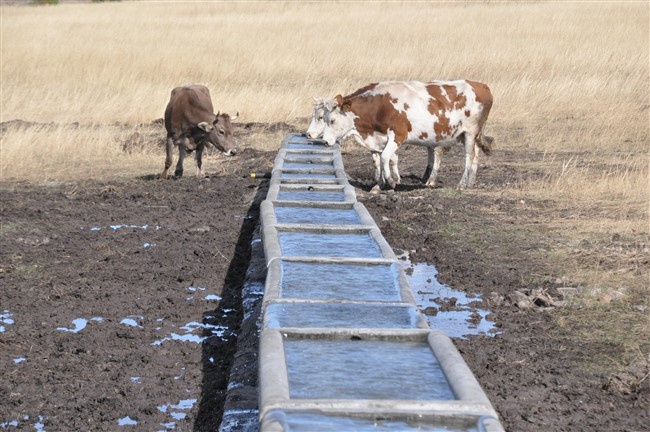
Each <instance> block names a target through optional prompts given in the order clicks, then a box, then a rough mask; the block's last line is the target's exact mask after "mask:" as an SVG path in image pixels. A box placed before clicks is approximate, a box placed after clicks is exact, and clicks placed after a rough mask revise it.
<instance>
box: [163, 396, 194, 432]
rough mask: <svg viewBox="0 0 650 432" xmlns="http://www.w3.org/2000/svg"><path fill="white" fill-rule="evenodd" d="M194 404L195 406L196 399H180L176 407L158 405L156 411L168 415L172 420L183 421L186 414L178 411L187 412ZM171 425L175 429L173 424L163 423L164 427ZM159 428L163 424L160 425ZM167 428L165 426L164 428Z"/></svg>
mask: <svg viewBox="0 0 650 432" xmlns="http://www.w3.org/2000/svg"><path fill="white" fill-rule="evenodd" d="M194 404H196V399H182V400H180V401H179V402H178V403H177V404H176V405H173V404H165V405H160V406H158V407H157V408H158V411H160V412H162V413H164V414H168V415H169V416H170V417H171V418H173V419H174V420H183V419H185V418H186V417H187V413H184V412H179V410H180V411H188V410H191V409H192V408H193V407H194ZM171 423H173V425H172V427H171V428H173V427H175V423H174V422H170V423H165V424H164V425H171ZM161 426H163V424H162V423H161ZM165 427H167V426H165Z"/></svg>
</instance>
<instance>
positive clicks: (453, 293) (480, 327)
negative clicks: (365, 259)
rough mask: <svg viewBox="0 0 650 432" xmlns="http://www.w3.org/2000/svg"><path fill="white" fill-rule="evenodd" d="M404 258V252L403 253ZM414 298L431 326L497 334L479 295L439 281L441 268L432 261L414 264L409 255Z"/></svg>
mask: <svg viewBox="0 0 650 432" xmlns="http://www.w3.org/2000/svg"><path fill="white" fill-rule="evenodd" d="M400 258H404V256H402V257H400ZM402 266H403V267H404V271H405V272H406V275H407V278H408V281H409V285H410V286H411V289H412V290H413V295H414V297H415V302H416V303H417V305H418V307H419V308H420V310H421V311H422V313H423V314H424V315H425V317H426V319H427V321H428V322H429V326H430V327H431V328H434V329H438V330H442V331H444V332H445V333H446V334H447V336H449V337H458V338H464V337H465V336H470V335H487V336H494V335H495V334H497V333H498V332H497V330H496V327H495V326H494V322H492V321H490V320H488V319H487V315H488V314H489V311H488V310H487V309H481V308H479V307H478V306H476V304H477V303H479V302H481V300H482V299H481V296H480V295H478V294H477V295H473V296H468V295H467V294H466V293H465V292H463V291H459V290H455V289H452V288H450V287H448V286H446V285H443V284H441V283H439V282H438V280H437V279H436V275H437V274H438V270H437V269H436V268H435V266H433V265H429V264H412V263H411V261H410V260H409V259H408V257H406V259H405V261H403V262H402Z"/></svg>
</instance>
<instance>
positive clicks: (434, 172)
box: [425, 147, 447, 187]
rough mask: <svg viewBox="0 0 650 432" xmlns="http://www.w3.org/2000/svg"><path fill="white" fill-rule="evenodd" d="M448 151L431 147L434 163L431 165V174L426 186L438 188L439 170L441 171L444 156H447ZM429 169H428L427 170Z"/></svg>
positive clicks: (430, 151) (430, 153)
mask: <svg viewBox="0 0 650 432" xmlns="http://www.w3.org/2000/svg"><path fill="white" fill-rule="evenodd" d="M446 151H447V149H446V148H445V147H433V148H431V147H430V150H429V156H431V155H432V154H433V163H432V165H431V172H429V178H428V179H427V180H426V183H425V184H426V186H428V187H436V180H437V178H438V170H439V169H440V163H441V162H442V155H443V154H445V152H446ZM428 169H429V168H428V167H427V170H428Z"/></svg>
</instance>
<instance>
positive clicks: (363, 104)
mask: <svg viewBox="0 0 650 432" xmlns="http://www.w3.org/2000/svg"><path fill="white" fill-rule="evenodd" d="M491 107H492V93H491V92H490V89H489V88H488V87H487V86H486V85H485V84H481V83H478V82H473V81H468V80H464V81H433V82H428V83H424V82H419V81H387V82H381V83H374V84H370V85H368V86H366V87H363V88H361V89H359V90H357V91H356V92H354V93H353V94H351V95H349V96H346V97H343V96H340V95H339V96H336V97H335V98H334V100H330V101H327V102H326V103H325V104H324V116H323V119H324V122H325V128H324V130H323V139H324V140H325V141H326V142H327V143H328V145H334V144H335V143H336V142H340V140H341V139H342V138H343V137H345V136H350V135H351V136H354V137H355V138H357V140H360V141H362V142H363V145H364V146H365V147H367V148H369V149H371V150H373V151H378V152H380V154H381V156H380V171H381V172H380V174H379V176H378V177H379V178H378V184H379V186H380V187H385V186H388V187H389V188H391V189H393V188H395V185H396V182H395V181H394V180H393V179H392V177H391V175H390V161H391V158H393V156H394V155H395V152H396V151H397V149H398V148H399V147H400V146H402V145H403V144H415V145H420V146H425V147H427V148H428V149H429V157H428V162H427V172H426V173H425V179H424V181H425V182H426V185H427V186H431V187H433V186H435V183H436V176H437V173H438V169H439V168H440V161H441V158H442V154H443V153H444V152H445V151H446V150H448V149H449V148H450V147H451V145H452V144H454V143H456V142H458V143H462V144H464V146H465V170H464V172H463V176H462V177H461V179H460V182H459V184H458V188H460V189H464V188H466V187H471V186H472V185H473V184H474V182H475V180H476V171H477V168H478V151H479V149H481V150H483V152H484V153H485V154H490V151H491V145H492V141H493V139H492V138H491V137H488V136H484V135H483V126H484V125H485V122H486V121H487V118H488V115H489V113H490V109H491Z"/></svg>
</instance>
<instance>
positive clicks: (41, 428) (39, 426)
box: [0, 415, 46, 432]
mask: <svg viewBox="0 0 650 432" xmlns="http://www.w3.org/2000/svg"><path fill="white" fill-rule="evenodd" d="M44 420H45V418H44V417H43V416H38V420H37V422H36V423H34V424H33V426H32V427H33V428H34V430H35V431H36V432H46V431H45V425H44V424H43V421H44ZM28 421H29V416H27V415H26V416H25V417H23V419H22V420H10V421H8V422H3V423H0V429H8V428H11V430H14V428H17V427H19V426H20V427H21V428H20V429H19V430H27V429H26V428H28V425H27V424H25V423H27V422H28Z"/></svg>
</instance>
